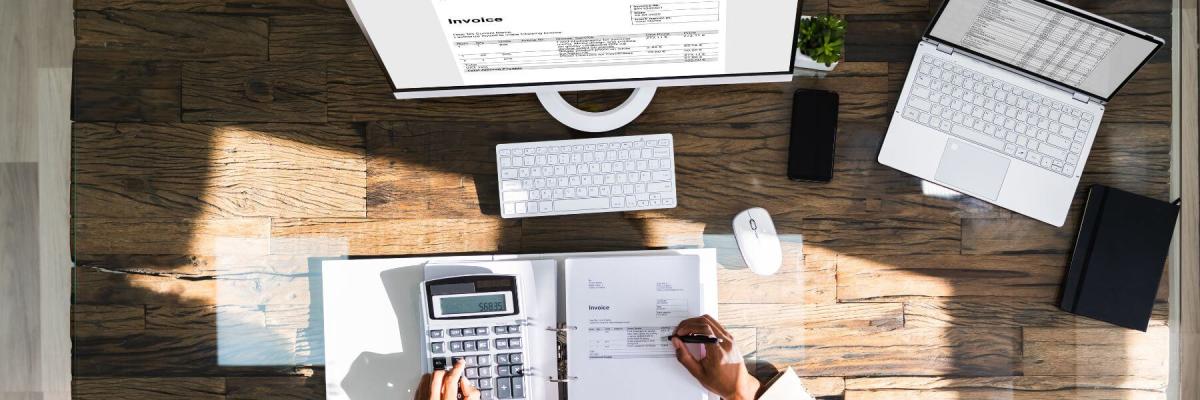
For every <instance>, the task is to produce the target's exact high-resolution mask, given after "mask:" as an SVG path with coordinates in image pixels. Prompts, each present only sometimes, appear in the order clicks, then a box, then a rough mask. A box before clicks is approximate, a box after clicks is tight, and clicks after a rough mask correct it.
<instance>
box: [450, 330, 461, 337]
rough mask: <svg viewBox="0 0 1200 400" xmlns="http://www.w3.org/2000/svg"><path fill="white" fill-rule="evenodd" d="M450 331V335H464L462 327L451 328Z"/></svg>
mask: <svg viewBox="0 0 1200 400" xmlns="http://www.w3.org/2000/svg"><path fill="white" fill-rule="evenodd" d="M449 333H450V337H459V336H462V329H451V330H449Z"/></svg>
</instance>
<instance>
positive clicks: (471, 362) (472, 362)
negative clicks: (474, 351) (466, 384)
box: [463, 356, 479, 367]
mask: <svg viewBox="0 0 1200 400" xmlns="http://www.w3.org/2000/svg"><path fill="white" fill-rule="evenodd" d="M463 360H465V361H466V362H467V366H468V367H478V366H479V357H475V356H466V357H464V358H463Z"/></svg>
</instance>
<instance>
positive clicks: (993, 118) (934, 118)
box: [901, 55, 1095, 177]
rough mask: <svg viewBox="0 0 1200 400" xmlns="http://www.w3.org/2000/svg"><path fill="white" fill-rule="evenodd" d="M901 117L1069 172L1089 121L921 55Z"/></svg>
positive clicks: (1014, 88)
mask: <svg viewBox="0 0 1200 400" xmlns="http://www.w3.org/2000/svg"><path fill="white" fill-rule="evenodd" d="M918 68H920V70H919V71H918V72H917V74H916V75H915V78H916V82H914V85H913V86H912V89H911V90H910V91H909V95H908V98H907V105H906V106H905V107H904V110H903V112H902V113H901V115H903V117H904V118H905V119H908V120H910V121H913V122H916V123H919V124H922V125H925V126H928V127H930V128H933V129H937V130H940V131H942V132H945V133H948V134H950V135H953V136H956V137H959V138H961V139H964V140H967V141H970V142H974V143H976V144H978V145H981V146H984V147H987V148H990V149H993V150H996V151H998V152H1001V153H1005V154H1008V155H1009V156H1010V157H1012V158H1015V159H1017V160H1021V161H1024V162H1027V163H1029V164H1033V165H1034V166H1037V167H1041V168H1043V169H1046V170H1049V171H1053V172H1055V173H1058V174H1061V175H1066V176H1068V177H1070V176H1072V174H1074V173H1075V170H1076V169H1077V168H1078V166H1079V164H1080V163H1081V162H1082V161H1083V160H1080V154H1081V153H1082V152H1083V146H1084V145H1085V144H1086V143H1087V135H1088V132H1090V131H1091V127H1092V124H1094V123H1095V122H1093V117H1092V114H1091V113H1088V112H1085V111H1082V110H1080V109H1078V108H1075V107H1072V106H1071V105H1068V104H1064V103H1062V102H1059V101H1055V100H1051V99H1049V98H1046V97H1044V96H1042V95H1040V94H1037V93H1034V92H1031V91H1028V90H1025V89H1022V88H1020V87H1017V86H1013V85H1012V84H1009V83H1006V82H1004V81H1002V80H1000V79H994V78H992V77H990V76H988V75H986V74H983V73H980V72H978V71H974V70H971V69H969V68H963V67H962V66H960V65H959V64H957V63H955V62H952V61H950V60H945V59H942V58H938V57H931V56H929V55H925V56H924V57H922V59H921V63H920V66H919V67H918Z"/></svg>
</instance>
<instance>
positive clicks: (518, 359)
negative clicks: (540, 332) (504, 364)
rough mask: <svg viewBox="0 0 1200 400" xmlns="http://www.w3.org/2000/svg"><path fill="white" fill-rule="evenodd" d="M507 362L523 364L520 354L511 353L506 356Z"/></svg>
mask: <svg viewBox="0 0 1200 400" xmlns="http://www.w3.org/2000/svg"><path fill="white" fill-rule="evenodd" d="M508 362H510V363H513V364H523V363H524V360H522V359H521V353H512V354H509V355H508Z"/></svg>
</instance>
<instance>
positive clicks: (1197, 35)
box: [1171, 0, 1200, 399]
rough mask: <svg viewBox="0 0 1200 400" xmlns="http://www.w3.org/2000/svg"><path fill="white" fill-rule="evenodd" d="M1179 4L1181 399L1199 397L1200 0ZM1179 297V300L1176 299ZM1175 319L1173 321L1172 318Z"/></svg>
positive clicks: (1174, 376) (1178, 330)
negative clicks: (1199, 0) (1181, 199)
mask: <svg viewBox="0 0 1200 400" xmlns="http://www.w3.org/2000/svg"><path fill="white" fill-rule="evenodd" d="M1176 4H1178V5H1179V9H1178V10H1177V11H1176V14H1175V15H1176V17H1177V20H1176V25H1177V26H1176V31H1177V32H1178V38H1179V41H1178V43H1180V44H1181V45H1180V46H1178V54H1179V58H1180V60H1179V63H1180V66H1179V70H1178V71H1179V72H1178V75H1177V77H1178V79H1179V80H1178V82H1176V85H1177V86H1176V88H1177V89H1176V90H1177V92H1178V94H1179V97H1177V99H1178V101H1179V104H1178V109H1177V113H1176V115H1177V117H1178V119H1177V120H1176V121H1174V122H1175V124H1176V126H1177V127H1178V131H1179V141H1178V142H1177V144H1178V146H1179V147H1178V151H1177V154H1178V155H1179V159H1178V161H1179V163H1178V164H1177V165H1179V169H1178V179H1179V180H1178V182H1177V183H1176V185H1177V186H1176V187H1177V188H1178V194H1181V195H1182V198H1183V204H1182V210H1181V211H1180V214H1181V216H1180V224H1179V228H1180V229H1179V234H1178V240H1179V241H1178V243H1177V245H1176V249H1177V250H1178V252H1179V257H1178V259H1177V262H1176V263H1175V267H1176V269H1175V278H1176V279H1175V280H1176V282H1177V285H1176V286H1173V289H1178V290H1177V291H1176V294H1177V297H1176V298H1177V299H1178V301H1177V302H1175V303H1174V304H1173V305H1174V306H1175V307H1174V308H1173V311H1176V312H1177V314H1176V315H1178V320H1177V321H1178V323H1177V324H1176V325H1175V327H1176V330H1174V331H1173V332H1172V333H1173V334H1175V335H1178V344H1179V351H1178V354H1179V363H1178V365H1172V367H1173V368H1177V369H1176V370H1174V371H1172V372H1173V373H1172V376H1171V378H1172V379H1174V380H1176V381H1177V382H1178V385H1177V386H1176V387H1175V390H1176V391H1177V393H1178V396H1179V398H1181V399H1187V398H1197V397H1200V57H1198V56H1197V53H1198V52H1200V7H1198V5H1197V1H1196V0H1180V1H1179V2H1177V3H1176ZM1172 300H1175V299H1172ZM1173 322H1174V321H1173Z"/></svg>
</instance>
